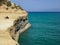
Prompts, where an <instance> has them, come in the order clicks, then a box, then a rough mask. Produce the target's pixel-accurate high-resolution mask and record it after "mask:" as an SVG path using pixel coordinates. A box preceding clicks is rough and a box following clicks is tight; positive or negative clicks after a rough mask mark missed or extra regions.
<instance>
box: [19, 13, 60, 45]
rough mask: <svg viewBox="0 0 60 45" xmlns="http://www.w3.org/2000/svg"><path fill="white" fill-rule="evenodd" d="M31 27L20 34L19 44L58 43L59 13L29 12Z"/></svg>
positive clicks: (49, 44)
mask: <svg viewBox="0 0 60 45" xmlns="http://www.w3.org/2000/svg"><path fill="white" fill-rule="evenodd" d="M28 19H29V22H30V23H31V28H30V29H28V30H27V31H26V32H24V33H23V34H21V35H20V38H19V43H20V44H21V45H60V13H57V12H55V13H51V12H50V13H38V12H35V13H29V15H28Z"/></svg>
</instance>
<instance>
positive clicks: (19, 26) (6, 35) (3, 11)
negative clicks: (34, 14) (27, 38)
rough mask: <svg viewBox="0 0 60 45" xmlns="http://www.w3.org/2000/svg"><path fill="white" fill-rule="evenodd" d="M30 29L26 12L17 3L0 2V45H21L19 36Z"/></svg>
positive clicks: (5, 0)
mask: <svg viewBox="0 0 60 45" xmlns="http://www.w3.org/2000/svg"><path fill="white" fill-rule="evenodd" d="M29 27H30V23H29V21H28V13H27V12H26V11H25V10H23V9H22V8H21V7H20V6H18V5H16V4H15V3H11V2H10V1H7V0H0V45H19V44H18V38H19V35H20V34H21V33H22V32H24V31H26V30H27V29H28V28H29Z"/></svg>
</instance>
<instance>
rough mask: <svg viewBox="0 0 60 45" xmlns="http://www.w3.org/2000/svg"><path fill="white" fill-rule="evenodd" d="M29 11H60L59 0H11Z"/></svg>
mask: <svg viewBox="0 0 60 45" xmlns="http://www.w3.org/2000/svg"><path fill="white" fill-rule="evenodd" d="M11 2H13V3H16V4H17V5H20V6H21V7H22V8H23V9H25V10H26V11H30V12H60V0H11Z"/></svg>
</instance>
